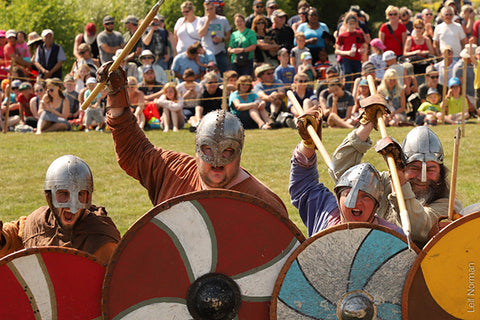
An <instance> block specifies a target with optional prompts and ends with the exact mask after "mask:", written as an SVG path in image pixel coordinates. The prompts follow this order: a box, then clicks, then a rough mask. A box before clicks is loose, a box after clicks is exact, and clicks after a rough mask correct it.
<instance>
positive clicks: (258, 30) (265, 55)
mask: <svg viewBox="0 0 480 320" xmlns="http://www.w3.org/2000/svg"><path fill="white" fill-rule="evenodd" d="M252 30H253V31H254V32H255V35H256V36H257V47H256V48H255V56H254V62H255V64H254V66H255V67H257V66H259V65H261V64H262V63H269V64H271V65H272V66H275V65H277V64H278V61H277V60H276V59H273V55H275V56H276V53H277V52H278V48H279V46H278V44H276V43H275V40H273V38H272V37H271V35H270V34H269V33H268V30H267V19H266V18H265V17H264V16H263V15H259V16H256V17H255V19H253V23H252Z"/></svg>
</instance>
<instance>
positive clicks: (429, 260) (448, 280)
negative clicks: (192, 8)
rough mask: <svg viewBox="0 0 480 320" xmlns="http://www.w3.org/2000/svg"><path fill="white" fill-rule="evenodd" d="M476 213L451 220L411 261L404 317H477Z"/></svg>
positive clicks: (479, 249) (479, 248)
mask: <svg viewBox="0 0 480 320" xmlns="http://www.w3.org/2000/svg"><path fill="white" fill-rule="evenodd" d="M479 230H480V212H475V213H469V214H468V215H466V216H464V217H462V218H460V219H458V220H455V221H454V222H452V223H451V224H449V225H448V226H447V227H445V228H444V229H442V231H441V232H440V233H438V234H437V235H436V236H435V237H433V238H432V239H431V240H430V241H429V242H428V243H427V245H426V246H425V247H424V248H423V250H422V252H421V253H420V254H419V255H418V257H417V259H416V260H415V262H414V264H413V266H412V269H411V271H410V273H409V275H408V278H407V281H406V284H405V290H404V293H403V295H404V298H403V309H404V311H403V314H404V319H410V320H412V319H427V318H428V319H445V320H448V319H480V293H479V291H478V290H477V289H478V288H480V274H479V270H480V232H479Z"/></svg>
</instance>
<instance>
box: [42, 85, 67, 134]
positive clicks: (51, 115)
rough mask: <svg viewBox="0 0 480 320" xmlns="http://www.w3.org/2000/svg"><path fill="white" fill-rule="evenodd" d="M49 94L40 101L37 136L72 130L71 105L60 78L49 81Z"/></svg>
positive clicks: (47, 87)
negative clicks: (70, 122)
mask: <svg viewBox="0 0 480 320" xmlns="http://www.w3.org/2000/svg"><path fill="white" fill-rule="evenodd" d="M46 89H47V94H46V95H44V96H43V98H42V100H40V107H39V110H38V114H39V115H40V118H39V119H38V123H37V134H41V133H43V132H47V131H65V130H69V129H70V124H69V123H68V120H67V118H68V114H69V113H70V103H69V102H68V99H66V98H65V96H64V95H63V92H62V90H61V89H62V80H60V79H58V78H50V79H47V84H46Z"/></svg>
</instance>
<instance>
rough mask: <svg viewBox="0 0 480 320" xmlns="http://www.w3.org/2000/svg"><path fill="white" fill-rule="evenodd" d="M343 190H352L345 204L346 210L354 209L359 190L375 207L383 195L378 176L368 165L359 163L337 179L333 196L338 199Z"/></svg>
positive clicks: (373, 168)
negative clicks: (374, 202)
mask: <svg viewBox="0 0 480 320" xmlns="http://www.w3.org/2000/svg"><path fill="white" fill-rule="evenodd" d="M345 188H352V189H351V190H350V192H349V193H348V196H347V198H346V199H345V202H344V203H343V204H344V206H345V207H347V208H355V205H356V204H357V196H358V192H359V191H360V190H361V191H363V192H365V193H368V194H369V195H370V196H371V197H372V198H373V199H375V201H376V202H377V205H378V204H379V203H380V198H381V197H382V194H383V185H382V184H381V183H380V174H379V173H378V171H377V169H375V167H374V166H372V165H371V164H370V163H361V164H357V165H356V166H353V167H351V168H350V169H348V170H347V171H345V173H344V174H343V175H342V176H341V177H340V179H338V181H337V184H336V185H335V188H334V190H335V194H336V195H337V198H339V195H340V192H341V191H342V190H343V189H345Z"/></svg>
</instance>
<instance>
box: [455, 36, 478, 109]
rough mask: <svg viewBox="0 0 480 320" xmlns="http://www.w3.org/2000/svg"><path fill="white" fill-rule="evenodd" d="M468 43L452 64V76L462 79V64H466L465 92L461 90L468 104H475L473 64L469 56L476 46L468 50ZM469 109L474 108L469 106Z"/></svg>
mask: <svg viewBox="0 0 480 320" xmlns="http://www.w3.org/2000/svg"><path fill="white" fill-rule="evenodd" d="M469 47H470V45H467V46H466V47H465V49H463V50H462V51H461V52H460V57H461V59H460V60H458V61H457V62H456V63H455V65H454V66H453V76H454V77H457V78H458V79H462V81H463V65H466V70H467V76H466V81H467V83H466V92H462V94H463V96H466V97H467V99H468V102H469V105H471V106H474V105H475V89H474V82H475V71H474V70H475V66H474V64H473V59H472V58H474V57H472V56H470V54H472V55H473V53H474V52H475V50H476V49H477V46H476V45H474V46H473V47H472V48H471V50H470V48H469ZM468 109H470V110H469V111H471V112H473V111H474V110H473V109H471V108H468Z"/></svg>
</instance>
